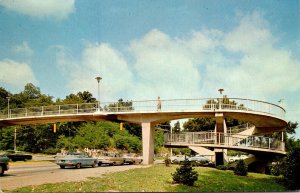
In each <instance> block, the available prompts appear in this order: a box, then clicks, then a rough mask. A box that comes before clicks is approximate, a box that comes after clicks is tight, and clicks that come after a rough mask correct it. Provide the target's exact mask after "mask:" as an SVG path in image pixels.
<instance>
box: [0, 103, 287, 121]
mask: <svg viewBox="0 0 300 193" xmlns="http://www.w3.org/2000/svg"><path fill="white" fill-rule="evenodd" d="M223 100H224V98H222V99H221V98H201V99H170V100H161V104H162V105H161V109H157V100H146V101H127V102H123V103H127V105H124V104H122V103H118V102H109V103H101V107H100V108H98V105H97V103H84V104H66V105H52V106H41V107H28V108H16V109H9V111H8V110H7V109H6V110H2V111H0V119H7V118H19V117H34V116H46V115H47V116H50V115H65V114H71V115H73V114H83V113H95V112H107V113H118V112H156V111H160V112H191V111H195V112H198V111H203V112H205V111H224V110H226V111H253V112H260V113H266V114H270V115H273V116H276V117H279V118H282V119H284V116H285V110H284V109H283V108H282V107H280V106H278V105H275V104H271V103H268V102H263V101H258V100H251V99H241V98H226V101H229V102H227V103H228V104H227V103H226V101H223Z"/></svg>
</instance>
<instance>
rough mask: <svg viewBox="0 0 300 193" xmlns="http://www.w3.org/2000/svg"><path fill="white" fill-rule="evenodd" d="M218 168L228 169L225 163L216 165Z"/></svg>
mask: <svg viewBox="0 0 300 193" xmlns="http://www.w3.org/2000/svg"><path fill="white" fill-rule="evenodd" d="M216 168H217V169H218V170H227V169H228V166H227V165H218V166H217V167H216Z"/></svg>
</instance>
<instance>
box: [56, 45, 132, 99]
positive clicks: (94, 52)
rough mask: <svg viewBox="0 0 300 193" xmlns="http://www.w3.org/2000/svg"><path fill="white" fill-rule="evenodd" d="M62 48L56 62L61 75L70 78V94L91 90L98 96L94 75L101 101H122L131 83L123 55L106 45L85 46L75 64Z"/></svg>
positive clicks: (130, 74)
mask: <svg viewBox="0 0 300 193" xmlns="http://www.w3.org/2000/svg"><path fill="white" fill-rule="evenodd" d="M63 52H64V49H61V50H60V51H59V57H58V58H57V59H58V62H59V63H60V64H59V65H60V66H64V67H63V69H64V70H63V71H62V73H64V74H65V75H66V76H68V77H69V78H68V79H69V80H70V81H69V82H68V85H67V86H68V88H69V89H70V90H71V91H72V92H79V91H83V90H87V91H90V92H92V93H93V94H94V96H95V97H97V81H96V80H95V77H96V76H101V77H102V78H103V79H102V80H101V82H100V93H101V94H100V95H101V100H102V101H103V100H104V101H107V100H117V99H119V98H124V93H125V94H126V92H127V90H129V87H131V83H132V73H131V71H130V70H129V69H128V64H127V63H126V61H125V60H124V58H123V57H122V55H121V54H120V53H119V52H118V51H117V50H115V49H114V48H112V47H111V46H110V45H109V44H105V43H104V44H100V45H98V44H95V45H88V46H87V47H86V48H85V49H84V51H83V53H82V56H81V61H80V62H77V63H75V62H74V60H73V59H71V57H69V56H68V53H66V54H64V53H63Z"/></svg>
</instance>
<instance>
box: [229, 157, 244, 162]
mask: <svg viewBox="0 0 300 193" xmlns="http://www.w3.org/2000/svg"><path fill="white" fill-rule="evenodd" d="M247 158H248V156H246V155H236V156H232V157H229V159H228V161H229V162H235V161H237V160H240V159H247Z"/></svg>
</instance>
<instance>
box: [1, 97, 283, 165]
mask: <svg viewBox="0 0 300 193" xmlns="http://www.w3.org/2000/svg"><path fill="white" fill-rule="evenodd" d="M157 103H158V101H157V100H146V101H126V102H121V103H120V102H112V103H101V106H100V108H99V106H98V104H97V103H86V104H68V105H53V106H41V107H28V108H17V109H6V110H2V111H0V127H5V126H11V125H28V124H44V123H54V122H75V121H102V120H109V121H118V122H122V121H127V122H134V123H141V125H142V135H143V138H142V139H143V157H144V159H143V160H144V163H145V164H149V163H152V162H153V154H154V131H155V124H157V123H161V122H164V121H169V120H176V119H182V118H202V117H212V118H215V119H216V122H217V123H216V128H217V130H216V131H218V132H219V130H220V129H221V131H223V132H224V126H223V123H224V122H225V121H224V120H225V118H233V119H238V120H242V121H246V122H250V123H252V124H254V125H255V127H256V133H261V134H263V133H272V132H275V131H282V130H284V128H285V127H286V126H287V122H286V121H285V119H284V116H285V110H284V109H283V108H282V107H280V106H278V105H275V104H271V103H268V102H263V101H258V100H251V99H241V98H201V99H171V100H161V108H159V109H157ZM225 127H226V125H225ZM219 145H220V144H219ZM211 146H212V144H211ZM214 146H216V144H214ZM222 147H224V146H222ZM227 148H234V147H233V146H230V145H227ZM248 148H251V147H248ZM252 148H254V147H252ZM270 151H271V150H270Z"/></svg>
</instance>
